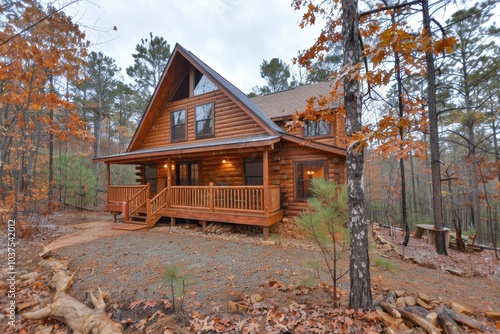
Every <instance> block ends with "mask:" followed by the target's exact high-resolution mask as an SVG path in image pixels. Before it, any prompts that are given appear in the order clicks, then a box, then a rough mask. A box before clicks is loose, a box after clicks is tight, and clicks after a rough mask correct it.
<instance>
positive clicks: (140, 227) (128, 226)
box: [111, 223, 148, 231]
mask: <svg viewBox="0 0 500 334" xmlns="http://www.w3.org/2000/svg"><path fill="white" fill-rule="evenodd" d="M147 228H148V226H147V225H141V224H121V223H118V224H113V226H112V227H111V229H113V230H123V231H138V230H144V229H147Z"/></svg>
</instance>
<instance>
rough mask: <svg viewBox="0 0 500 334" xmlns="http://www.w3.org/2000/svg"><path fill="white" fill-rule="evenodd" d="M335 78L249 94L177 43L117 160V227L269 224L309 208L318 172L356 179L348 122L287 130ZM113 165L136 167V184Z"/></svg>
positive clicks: (113, 203) (113, 159)
mask: <svg viewBox="0 0 500 334" xmlns="http://www.w3.org/2000/svg"><path fill="white" fill-rule="evenodd" d="M330 89H331V88H330V85H329V84H328V83H320V84H316V85H310V86H304V87H298V88H296V89H293V90H289V91H285V92H281V93H275V94H271V95H268V96H262V97H256V98H253V99H250V98H248V97H247V96H246V95H245V94H244V93H242V92H241V91H240V90H238V89H237V88H236V87H234V86H233V85H232V84H231V83H229V82H228V81H227V80H226V79H224V78H223V77H222V76H220V75H219V74H218V73H217V72H215V71H214V70H212V69H211V68H210V67H209V66H207V65H206V64H205V63H203V62H202V61H201V60H199V59H198V58H197V57H196V56H194V55H193V54H192V53H190V52H189V51H187V50H186V49H184V48H183V47H182V46H180V45H176V46H175V48H174V50H173V53H172V56H171V58H170V60H169V62H168V64H167V66H166V68H165V71H164V74H163V76H162V79H161V80H160V83H159V85H158V87H157V88H156V90H155V92H154V94H153V96H152V98H151V101H150V103H149V105H148V107H147V109H146V111H145V112H144V114H143V116H142V119H141V121H140V123H139V125H138V128H137V130H136V132H135V134H134V136H133V138H132V141H131V143H130V145H129V147H128V149H127V150H126V152H124V153H121V154H115V155H110V156H103V157H97V158H95V159H94V161H95V162H97V163H99V162H104V163H105V164H106V166H107V199H106V206H105V209H106V211H109V212H111V213H112V214H113V215H114V216H115V217H116V215H118V214H122V213H123V215H124V218H125V222H126V223H125V224H116V226H117V228H123V229H131V230H133V229H141V228H149V227H151V226H153V225H154V224H155V223H156V222H157V221H158V220H159V219H160V218H161V217H168V218H170V219H171V222H172V224H174V223H175V220H176V219H177V218H182V219H190V220H196V221H199V222H200V224H201V225H202V226H203V227H205V224H206V223H207V222H226V223H233V224H245V225H254V226H261V227H263V232H264V238H267V234H268V231H269V227H270V226H272V225H274V224H276V223H278V222H280V221H281V220H282V219H283V218H284V217H293V216H295V215H297V214H298V213H300V212H302V211H303V210H304V209H305V208H306V207H307V202H306V201H307V198H308V197H309V196H310V192H309V190H308V188H309V184H310V181H309V180H310V179H311V178H313V177H325V178H327V179H331V180H337V181H338V182H339V183H344V182H345V181H346V171H345V166H344V165H345V124H344V123H345V121H344V120H343V119H339V120H338V121H337V122H334V123H331V124H326V123H321V124H320V123H314V124H308V125H307V126H306V127H305V128H304V129H294V130H293V131H292V132H287V131H285V130H284V124H285V123H286V122H287V121H289V120H291V118H292V116H293V114H294V113H295V112H297V111H300V110H304V108H305V106H306V100H307V99H308V98H310V97H312V96H316V95H320V94H323V95H326V94H328V92H329V90H330ZM112 164H130V165H135V166H136V170H137V181H138V184H135V185H122V184H111V183H110V179H111V177H110V170H111V165H112Z"/></svg>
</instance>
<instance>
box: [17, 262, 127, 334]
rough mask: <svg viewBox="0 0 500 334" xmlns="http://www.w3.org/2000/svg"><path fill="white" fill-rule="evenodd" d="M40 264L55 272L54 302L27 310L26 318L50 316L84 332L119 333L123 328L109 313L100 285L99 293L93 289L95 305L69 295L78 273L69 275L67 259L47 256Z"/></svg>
mask: <svg viewBox="0 0 500 334" xmlns="http://www.w3.org/2000/svg"><path fill="white" fill-rule="evenodd" d="M40 264H41V265H43V266H45V267H47V268H50V269H51V270H52V271H53V272H54V275H53V277H52V280H51V287H53V288H54V289H55V290H56V292H55V294H54V297H53V299H52V303H50V304H48V305H47V306H45V307H44V308H42V309H39V310H36V311H32V312H26V313H24V314H23V318H24V319H26V320H38V319H44V318H49V317H50V318H51V319H55V320H58V321H60V322H63V323H65V324H66V325H67V326H68V327H70V328H71V329H72V330H73V331H75V332H78V333H83V334H118V333H122V332H123V326H122V325H121V324H119V323H117V322H114V321H112V320H111V319H109V318H108V317H107V316H106V312H105V308H106V303H105V302H104V294H103V292H102V291H101V289H100V288H99V289H98V293H97V297H95V296H94V294H93V293H92V292H90V298H91V300H92V304H93V305H94V308H93V309H92V308H90V307H88V306H87V305H85V304H83V303H81V302H79V301H78V300H76V299H75V298H73V297H71V296H70V295H69V290H70V288H71V285H72V282H73V277H74V275H75V273H73V274H72V275H69V273H68V271H67V262H65V261H60V260H57V259H54V258H53V257H48V258H46V259H44V260H42V261H41V262H40Z"/></svg>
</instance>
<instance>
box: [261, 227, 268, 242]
mask: <svg viewBox="0 0 500 334" xmlns="http://www.w3.org/2000/svg"><path fill="white" fill-rule="evenodd" d="M267 239H269V227H268V226H265V227H263V228H262V240H264V241H267Z"/></svg>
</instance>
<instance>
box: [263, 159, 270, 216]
mask: <svg viewBox="0 0 500 334" xmlns="http://www.w3.org/2000/svg"><path fill="white" fill-rule="evenodd" d="M262 168H263V171H262V174H263V183H264V194H263V196H262V197H263V198H262V199H263V201H264V215H265V216H267V215H269V153H268V152H267V151H264V152H263V153H262Z"/></svg>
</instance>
